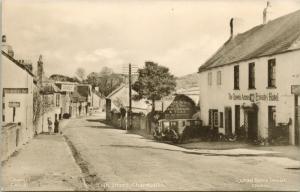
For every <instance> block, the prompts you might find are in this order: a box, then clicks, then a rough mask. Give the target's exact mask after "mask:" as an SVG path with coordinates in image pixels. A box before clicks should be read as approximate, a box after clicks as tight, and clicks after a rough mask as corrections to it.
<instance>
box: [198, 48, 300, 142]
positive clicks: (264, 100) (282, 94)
mask: <svg viewBox="0 0 300 192" xmlns="http://www.w3.org/2000/svg"><path fill="white" fill-rule="evenodd" d="M269 59H275V60H276V68H275V69H276V88H268V60H269ZM252 62H254V63H255V89H249V88H248V81H249V80H248V71H249V69H248V67H249V66H248V65H249V63H252ZM236 65H239V90H235V89H234V66H236ZM218 71H220V72H221V84H219V85H218V83H217V73H218ZM209 73H211V75H212V82H211V85H209V83H208V76H209ZM199 77H200V110H201V112H200V116H201V120H203V123H204V125H208V124H209V109H216V110H218V112H223V114H224V117H223V125H225V122H224V121H225V107H230V108H231V110H232V121H231V122H232V132H233V133H235V130H236V128H235V106H236V105H239V106H240V107H241V108H240V125H244V123H245V118H246V117H245V112H244V110H243V106H251V105H252V103H255V104H256V105H257V107H258V111H257V112H258V115H257V116H258V119H257V123H258V137H262V138H267V137H268V123H269V122H268V106H275V108H276V117H275V118H276V124H278V123H288V122H289V119H291V120H292V124H291V125H290V126H289V142H290V144H294V143H295V125H294V124H295V118H294V114H295V96H294V95H293V94H292V93H291V85H300V50H294V51H291V52H286V53H281V54H276V55H272V56H265V57H260V58H256V59H250V60H246V61H241V62H236V63H233V64H229V65H224V66H221V67H216V68H211V69H208V70H205V71H202V72H200V73H199ZM250 94H252V96H254V97H252V99H254V100H252V101H251V100H250V99H249V97H248V96H249V95H250ZM257 94H258V95H259V96H258V95H257ZM270 94H271V95H272V96H271V97H270ZM264 95H265V96H264ZM230 96H231V97H230ZM243 96H244V98H243ZM256 96H258V97H256ZM298 100H299V99H298ZM219 114H220V113H219ZM218 120H219V121H220V118H219V119H218ZM220 124H222V123H221V122H219V125H220ZM224 127H225V126H223V127H220V126H219V128H218V130H219V132H220V133H225V128H224Z"/></svg>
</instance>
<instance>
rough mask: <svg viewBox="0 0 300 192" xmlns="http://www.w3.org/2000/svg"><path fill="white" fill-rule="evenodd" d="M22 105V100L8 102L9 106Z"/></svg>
mask: <svg viewBox="0 0 300 192" xmlns="http://www.w3.org/2000/svg"><path fill="white" fill-rule="evenodd" d="M20 106H21V104H20V102H15V101H12V102H9V103H8V107H10V108H13V107H16V108H18V107H20Z"/></svg>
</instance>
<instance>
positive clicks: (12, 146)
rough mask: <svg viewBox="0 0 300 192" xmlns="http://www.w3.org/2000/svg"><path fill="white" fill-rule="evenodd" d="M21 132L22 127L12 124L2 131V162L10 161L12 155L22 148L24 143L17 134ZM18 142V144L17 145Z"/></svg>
mask: <svg viewBox="0 0 300 192" xmlns="http://www.w3.org/2000/svg"><path fill="white" fill-rule="evenodd" d="M20 130H21V127H20V126H18V125H17V124H10V125H7V126H3V127H2V129H1V137H2V139H1V150H0V158H1V162H2V161H4V160H6V159H8V157H9V156H10V155H12V154H13V153H14V152H15V151H16V150H17V149H18V148H20V146H22V144H23V143H22V142H21V141H20V138H18V135H19V136H20V133H19V134H17V132H18V131H20ZM17 142H18V143H17Z"/></svg>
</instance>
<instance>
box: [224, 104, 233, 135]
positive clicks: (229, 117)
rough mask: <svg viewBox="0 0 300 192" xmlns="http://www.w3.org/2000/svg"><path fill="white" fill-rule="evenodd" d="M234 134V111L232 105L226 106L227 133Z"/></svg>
mask: <svg viewBox="0 0 300 192" xmlns="http://www.w3.org/2000/svg"><path fill="white" fill-rule="evenodd" d="M231 134H232V112H231V108H230V107H225V135H231Z"/></svg>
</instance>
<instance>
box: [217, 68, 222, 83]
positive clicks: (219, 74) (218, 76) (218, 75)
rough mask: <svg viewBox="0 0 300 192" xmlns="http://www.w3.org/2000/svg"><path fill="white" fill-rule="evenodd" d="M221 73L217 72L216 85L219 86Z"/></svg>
mask: <svg viewBox="0 0 300 192" xmlns="http://www.w3.org/2000/svg"><path fill="white" fill-rule="evenodd" d="M221 75H222V74H221V71H218V72H217V85H221V84H222V76H221Z"/></svg>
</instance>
